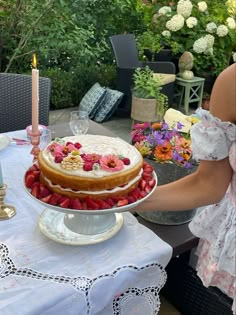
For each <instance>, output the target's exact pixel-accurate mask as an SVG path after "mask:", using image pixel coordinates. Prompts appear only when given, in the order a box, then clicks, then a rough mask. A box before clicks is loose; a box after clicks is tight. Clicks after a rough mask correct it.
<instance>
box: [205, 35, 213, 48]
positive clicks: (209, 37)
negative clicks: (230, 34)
mask: <svg viewBox="0 0 236 315" xmlns="http://www.w3.org/2000/svg"><path fill="white" fill-rule="evenodd" d="M204 38H205V39H206V41H207V47H208V48H212V47H213V45H214V41H215V37H214V36H213V35H210V34H207V35H206V36H204Z"/></svg>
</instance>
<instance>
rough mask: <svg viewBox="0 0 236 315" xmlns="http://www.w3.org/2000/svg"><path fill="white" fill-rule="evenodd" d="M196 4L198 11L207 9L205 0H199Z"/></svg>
mask: <svg viewBox="0 0 236 315" xmlns="http://www.w3.org/2000/svg"><path fill="white" fill-rule="evenodd" d="M197 5H198V10H199V11H200V12H205V11H206V10H207V3H206V2H205V1H200V2H198V4H197Z"/></svg>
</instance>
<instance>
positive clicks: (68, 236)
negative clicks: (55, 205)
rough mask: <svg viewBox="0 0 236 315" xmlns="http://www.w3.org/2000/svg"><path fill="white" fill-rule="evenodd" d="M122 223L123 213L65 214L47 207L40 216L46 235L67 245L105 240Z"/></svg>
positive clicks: (115, 231) (41, 227)
mask: <svg viewBox="0 0 236 315" xmlns="http://www.w3.org/2000/svg"><path fill="white" fill-rule="evenodd" d="M122 225H123V215H122V213H109V214H102V215H96V214H95V215H93V214H80V213H75V214H74V213H67V214H65V213H63V212H61V211H56V210H51V209H46V210H44V212H43V213H42V214H41V216H40V218H39V228H40V230H41V232H42V233H43V234H44V235H45V236H47V237H48V238H50V239H52V240H53V241H56V242H59V243H62V244H67V245H88V244H96V243H100V242H103V241H105V240H107V239H109V238H111V237H112V236H114V235H115V234H116V233H117V232H118V231H119V230H120V229H121V227H122Z"/></svg>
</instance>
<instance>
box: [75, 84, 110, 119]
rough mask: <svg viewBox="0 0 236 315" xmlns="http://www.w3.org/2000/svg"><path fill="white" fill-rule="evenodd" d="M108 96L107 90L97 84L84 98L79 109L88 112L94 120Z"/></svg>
mask: <svg viewBox="0 0 236 315" xmlns="http://www.w3.org/2000/svg"><path fill="white" fill-rule="evenodd" d="M105 95H106V89H105V88H103V87H102V86H100V84H99V83H95V84H94V85H93V86H92V87H91V88H90V89H89V90H88V92H87V93H86V94H85V95H84V97H83V98H82V100H81V102H80V104H79V109H80V110H84V111H86V112H88V115H89V118H91V119H92V118H93V117H94V115H95V114H96V112H97V111H98V109H99V107H100V106H101V105H102V101H103V99H104V97H105Z"/></svg>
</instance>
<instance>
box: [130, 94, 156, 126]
mask: <svg viewBox="0 0 236 315" xmlns="http://www.w3.org/2000/svg"><path fill="white" fill-rule="evenodd" d="M131 118H132V119H133V120H137V121H141V122H156V121H160V120H161V119H162V117H161V116H159V115H158V114H157V102H156V99H146V98H137V97H135V96H132V105H131Z"/></svg>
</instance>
